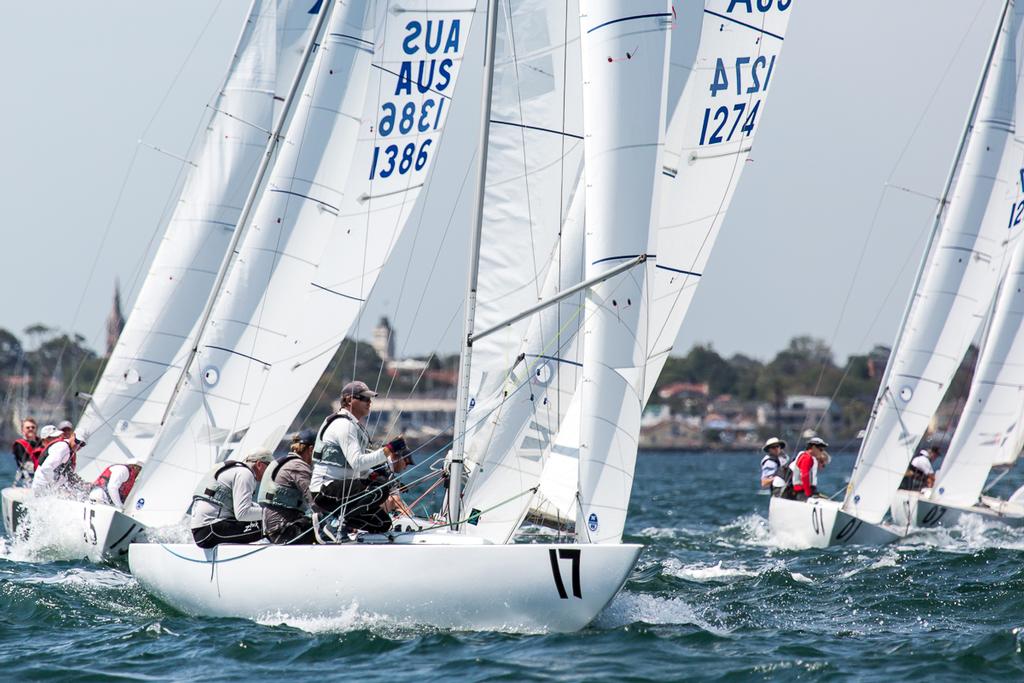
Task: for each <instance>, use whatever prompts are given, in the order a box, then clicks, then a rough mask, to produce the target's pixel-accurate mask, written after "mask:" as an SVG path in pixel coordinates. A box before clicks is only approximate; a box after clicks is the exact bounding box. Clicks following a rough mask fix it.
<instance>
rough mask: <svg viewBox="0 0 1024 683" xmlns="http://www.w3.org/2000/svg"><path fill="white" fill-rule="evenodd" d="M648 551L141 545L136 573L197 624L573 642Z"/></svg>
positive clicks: (135, 549) (441, 545) (444, 545)
mask: <svg viewBox="0 0 1024 683" xmlns="http://www.w3.org/2000/svg"><path fill="white" fill-rule="evenodd" d="M435 536H436V535H435ZM453 540H460V539H453ZM640 549H641V546H639V545H612V544H608V545H570V544H522V545H482V544H478V543H475V544H467V543H462V544H459V545H452V544H451V543H450V542H445V541H440V542H438V543H437V544H423V545H420V544H418V543H415V542H413V543H403V544H385V545H370V544H364V543H347V544H342V545H324V546H272V545H221V546H219V547H218V548H214V549H212V550H203V549H201V548H198V547H197V546H195V545H190V544H177V545H163V544H156V543H142V544H140V543H136V544H133V545H132V546H131V549H130V552H129V555H128V562H129V566H130V567H131V571H132V574H134V576H135V578H136V579H137V580H138V581H139V583H140V584H141V585H142V586H143V588H145V589H146V590H147V591H149V592H150V593H152V594H153V595H155V596H156V597H158V598H159V599H161V600H163V601H164V602H166V603H167V604H169V605H171V606H172V607H175V608H176V609H179V610H181V611H183V612H185V613H188V614H194V615H202V616H211V617H242V618H247V619H253V620H257V621H265V620H268V619H270V620H273V619H284V618H290V619H324V618H326V619H329V618H332V617H339V616H342V615H351V614H352V613H353V611H355V612H356V613H358V614H361V615H367V616H370V617H372V618H374V619H383V620H385V621H387V622H394V623H398V624H403V625H427V626H434V627H438V628H456V629H466V630H510V631H537V630H543V631H555V632H567V631H576V630H579V629H581V628H583V627H585V626H586V625H587V624H589V623H590V622H591V621H592V620H593V619H594V617H596V616H597V614H598V613H599V612H600V611H601V610H602V609H603V608H604V607H605V606H606V605H607V604H608V603H609V602H610V601H611V599H612V598H613V597H614V596H615V594H616V593H618V591H619V590H620V589H621V588H622V585H623V584H624V583H625V581H626V579H627V578H628V576H629V574H630V572H631V571H632V569H633V566H634V565H635V563H636V560H637V557H638V555H639V554H640ZM268 577H270V579H269V580H268Z"/></svg>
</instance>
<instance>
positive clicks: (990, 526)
mask: <svg viewBox="0 0 1024 683" xmlns="http://www.w3.org/2000/svg"><path fill="white" fill-rule="evenodd" d="M921 548H934V549H935V550H938V551H941V552H945V553H951V554H956V555H961V554H965V553H972V552H976V551H978V550H984V549H987V548H996V549H1000V550H1024V528H1020V527H1009V526H1007V525H1005V524H1003V523H1001V522H997V521H989V520H986V519H985V518H984V517H982V516H980V515H962V516H961V517H960V518H959V520H958V521H957V524H956V526H952V527H934V528H931V529H911V530H910V533H909V534H908V535H907V536H906V537H905V538H904V539H903V542H902V543H901V544H900V546H899V549H900V550H920V549H921Z"/></svg>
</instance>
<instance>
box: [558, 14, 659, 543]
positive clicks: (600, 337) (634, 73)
mask: <svg viewBox="0 0 1024 683" xmlns="http://www.w3.org/2000/svg"><path fill="white" fill-rule="evenodd" d="M581 11H582V12H581V17H580V43H581V45H580V47H581V51H582V64H583V119H584V130H585V140H584V150H585V159H586V161H585V163H586V169H587V170H586V178H587V184H586V225H587V231H586V247H585V248H586V256H587V267H586V276H587V278H588V279H589V278H592V277H597V276H599V275H601V274H602V273H604V272H606V271H608V270H610V269H611V268H613V267H615V266H618V265H621V264H622V263H623V262H625V261H628V260H631V259H635V258H637V257H638V256H640V255H644V254H648V253H649V249H650V247H651V246H652V241H653V240H652V238H653V234H652V233H653V231H654V228H655V225H656V216H657V213H656V211H657V197H656V196H655V195H656V194H657V181H656V173H657V172H658V171H659V170H660V163H661V161H662V156H661V152H662V143H663V139H664V129H665V92H666V87H667V80H668V79H667V73H668V50H669V36H670V28H671V25H672V8H671V6H670V5H669V3H668V2H667V1H665V0H642V1H638V0H631V1H630V2H626V1H625V0H600V1H595V2H588V3H586V4H585V5H584V6H583V7H582V8H581ZM647 269H648V265H647V263H642V264H640V265H638V266H637V267H634V268H632V269H631V270H629V271H627V272H625V273H623V274H621V275H618V276H616V277H614V278H612V279H610V280H607V281H605V282H603V283H601V284H599V285H596V286H594V287H593V288H592V289H591V290H590V291H589V292H588V294H587V304H586V313H585V316H586V317H585V321H584V327H583V335H584V338H583V344H582V346H583V369H582V375H583V379H582V387H581V389H580V392H581V398H580V435H581V440H580V456H579V496H580V505H579V507H580V511H579V514H578V516H577V522H576V528H577V533H578V534H580V539H581V540H582V539H583V538H586V539H587V540H588V541H589V542H591V543H618V542H620V541H621V539H622V532H623V529H624V526H625V521H626V509H627V507H628V505H629V496H630V491H631V489H632V485H633V468H634V465H635V463H636V451H637V439H638V438H639V434H640V413H641V411H642V409H643V403H644V398H645V396H646V395H647V393H646V387H645V386H644V368H645V366H646V361H647V353H646V352H647V331H648V325H649V322H650V321H649V315H650V301H649V296H650V291H649V287H648V273H647ZM584 529H585V530H586V531H583V530H584Z"/></svg>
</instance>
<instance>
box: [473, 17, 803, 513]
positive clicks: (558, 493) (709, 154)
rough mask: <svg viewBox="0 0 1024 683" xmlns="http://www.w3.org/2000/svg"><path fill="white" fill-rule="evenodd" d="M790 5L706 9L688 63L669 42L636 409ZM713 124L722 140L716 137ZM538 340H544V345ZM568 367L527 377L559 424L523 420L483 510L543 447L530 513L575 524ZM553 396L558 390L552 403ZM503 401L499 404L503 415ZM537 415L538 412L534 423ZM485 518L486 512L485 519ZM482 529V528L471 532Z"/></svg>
mask: <svg viewBox="0 0 1024 683" xmlns="http://www.w3.org/2000/svg"><path fill="white" fill-rule="evenodd" d="M791 6H792V5H791V3H779V4H774V3H773V4H772V5H771V6H770V7H768V8H766V9H763V10H762V9H760V8H759V6H757V5H756V4H755V5H751V6H750V7H748V6H747V5H746V4H745V3H733V2H729V1H728V0H707V2H706V5H705V7H704V10H703V18H702V21H701V27H700V33H699V40H698V41H693V42H696V43H698V44H697V46H696V54H691V53H690V51H691V48H690V46H689V45H687V44H686V43H685V42H684V41H679V40H678V35H675V34H674V35H673V41H672V54H673V59H672V65H671V69H672V70H673V71H675V72H676V73H675V74H674V77H675V78H676V79H677V80H678V81H679V82H681V83H683V84H684V85H683V86H682V90H681V91H679V92H678V95H677V97H678V101H677V102H672V101H669V103H668V105H669V106H670V107H672V111H673V113H672V115H671V118H670V120H669V125H668V132H667V134H666V140H665V158H664V168H663V170H662V174H661V176H660V178H659V183H660V185H661V198H662V199H661V209H660V222H659V228H658V237H657V243H658V245H659V246H658V255H657V269H656V270H655V272H654V276H653V282H652V287H653V291H654V299H653V306H654V308H653V310H652V314H651V330H652V333H653V334H652V336H651V338H650V339H649V349H648V363H647V369H646V379H645V387H646V395H645V401H646V399H647V398H649V397H650V392H651V391H653V387H654V385H655V383H656V381H657V378H658V375H659V374H660V372H661V369H662V367H663V366H664V363H665V360H666V359H667V357H668V353H669V351H670V350H671V348H672V344H673V342H674V341H675V338H676V336H677V334H678V332H679V328H680V327H681V325H682V321H683V319H684V317H685V315H686V311H687V310H688V309H689V305H690V302H691V301H692V299H693V295H694V293H695V292H696V289H697V285H698V283H699V281H700V274H701V273H703V271H704V267H705V265H706V263H707V260H708V258H709V256H710V254H711V249H712V247H713V246H714V243H715V239H716V238H717V236H718V230H719V228H720V227H721V224H722V222H723V221H724V219H725V214H726V211H727V210H728V207H729V204H730V203H731V201H732V196H733V193H734V191H735V189H736V186H737V184H738V183H739V179H740V176H741V174H742V172H743V169H744V167H745V165H746V160H747V158H748V156H749V152H750V149H751V145H752V144H753V140H754V136H755V135H756V132H757V123H758V121H759V120H760V117H761V116H762V115H763V113H764V111H765V108H766V100H767V95H768V91H769V88H770V86H771V83H772V77H773V76H774V74H775V73H776V69H777V63H778V58H779V54H780V52H781V49H782V45H783V42H784V38H785V31H786V27H787V24H788V21H789V15H790V12H789V10H790V7H791ZM680 29H681V27H680V26H677V27H676V29H675V30H676V32H677V33H678V31H679V30H680ZM683 53H685V54H683ZM686 60H692V62H691V61H686ZM691 63H692V68H691ZM691 72H692V73H691ZM673 105H674V106H673ZM720 109H724V110H726V112H727V113H726V114H724V116H725V117H726V119H725V120H726V122H727V124H728V125H727V124H726V123H722V121H721V119H722V117H723V114H721V113H720ZM716 114H717V115H718V118H717V119H716V118H715V116H716ZM738 117H741V118H742V120H741V122H740V124H739V125H738V127H737V130H736V131H735V133H734V135H733V137H732V138H729V136H728V134H727V133H728V132H729V130H730V129H731V127H732V126H731V123H732V121H733V119H736V118H738ZM720 123H721V126H722V128H723V130H724V131H725V133H723V134H721V135H719V136H716V135H715V131H716V130H717V129H718V127H719V126H718V124H720ZM718 137H720V138H721V139H720V140H719V139H718ZM566 232H567V233H568V231H566ZM565 272H567V271H565V270H563V273H565ZM573 276H575V277H578V279H577V280H575V281H578V280H579V279H582V271H580V272H578V274H576V273H575V272H574V273H573ZM571 284H573V281H563V283H562V285H561V287H562V288H564V287H566V286H568V285H571ZM550 293H553V292H550ZM572 303H573V302H566V303H563V304H562V306H563V307H564V308H565V309H566V311H565V312H564V313H563V314H562V315H561V316H560V318H559V320H560V321H562V322H561V326H560V328H559V329H560V331H561V334H560V336H559V337H558V338H557V339H556V340H554V341H555V346H558V347H560V348H571V346H572V345H571V342H567V341H565V340H566V339H567V338H568V339H571V338H572V337H570V336H569V335H570V334H571V333H574V332H575V328H571V329H562V328H564V327H565V322H566V321H568V320H569V317H570V316H571V315H572V312H573V311H572V309H571V308H570V306H571V304H572ZM542 329H547V330H549V337H550V330H551V323H549V324H548V326H547V327H546V328H542ZM528 339H530V341H531V342H533V343H535V344H537V341H538V338H537V337H535V336H534V335H528ZM539 340H540V342H548V343H550V341H551V340H550V339H547V338H545V337H543V336H541V337H540V338H539ZM533 353H538V352H537V351H534V352H533ZM526 354H527V356H526V358H530V357H531V353H530V351H529V350H528V349H527V350H526ZM567 360H568V361H569V362H566V361H565V360H560V361H559V362H549V363H548V364H547V365H545V366H543V367H539V366H538V367H537V371H538V372H540V373H541V375H542V376H543V377H544V378H545V380H546V381H545V382H544V383H539V382H537V380H536V379H534V378H532V377H531V378H530V379H531V384H532V386H531V389H530V392H529V393H526V392H520V393H524V394H525V395H527V396H528V397H529V396H531V395H532V396H533V397H534V401H535V402H536V403H537V404H538V405H544V406H549V405H556V406H559V407H560V408H561V410H560V411H559V413H560V415H559V417H558V420H557V421H552V420H549V421H548V422H547V423H545V422H544V421H543V420H539V419H530V417H531V416H532V415H528V416H527V418H526V419H525V420H523V421H522V422H523V424H522V426H521V429H520V434H519V441H518V442H516V441H515V440H512V443H514V444H516V445H517V446H518V447H517V448H516V449H515V450H513V451H511V452H510V453H508V454H507V456H506V458H505V460H506V462H502V463H499V464H497V465H496V464H493V463H492V464H491V468H492V474H491V476H490V479H492V480H495V479H497V477H496V476H495V475H494V474H493V469H494V468H495V467H496V466H497V467H502V468H506V469H510V471H509V473H508V478H509V479H510V481H509V482H508V483H507V484H506V485H505V486H504V487H503V488H499V487H497V486H493V488H495V489H497V490H496V491H495V492H494V494H493V495H491V496H490V498H489V499H487V503H490V504H494V502H495V501H498V500H504V499H505V498H507V497H508V496H509V495H513V493H514V490H522V489H524V488H528V486H527V483H528V482H529V479H528V478H527V477H525V476H523V475H524V474H526V473H527V472H528V471H529V468H528V467H527V463H528V462H529V458H530V456H533V453H531V452H530V449H529V448H528V446H535V445H536V444H537V443H543V444H544V446H545V447H546V452H545V456H544V459H543V474H542V475H541V477H540V484H539V490H538V492H537V495H536V496H534V497H533V498H532V499H531V502H532V503H533V506H534V510H535V512H536V513H538V514H540V515H543V516H544V517H546V518H549V519H552V520H554V519H564V520H572V519H575V493H576V488H577V485H576V469H577V464H576V461H577V457H578V452H577V451H578V444H579V439H580V434H579V420H578V410H579V407H578V404H577V405H576V407H575V408H573V407H570V405H569V404H570V400H569V398H568V397H569V396H572V395H573V393H574V391H575V388H576V384H575V373H574V372H572V370H574V366H573V365H572V361H575V360H578V359H575V358H574V357H570V358H568V359H567ZM529 367H530V366H526V368H523V371H526V370H527V369H528V368H529ZM567 370H568V371H569V372H568V373H567V372H566V371H567ZM559 373H560V374H559ZM517 379H518V377H517ZM538 384H540V385H541V386H538ZM517 386H518V384H517ZM554 389H557V390H558V391H557V393H556V394H554V395H551V392H552V391H553V390H554ZM511 400H512V399H508V400H506V406H507V404H508V403H510V402H511ZM577 401H578V397H577ZM510 413H511V411H510V410H509V409H508V408H507V407H503V428H504V429H505V430H508V429H509V427H508V422H509V418H510ZM566 413H568V416H569V417H568V420H567V421H565V422H563V421H562V417H563V416H565V415H566ZM544 414H545V413H541V415H542V416H543V415H544ZM552 422H554V424H556V425H557V426H559V427H560V429H556V430H555V431H556V436H554V437H552V435H551V434H550V433H549V428H550V425H551V423H552ZM534 458H536V456H534ZM467 491H469V489H468V490H467ZM474 506H475V507H478V508H480V509H485V508H486V507H488V505H487V504H486V503H481V504H479V505H477V504H476V503H475V502H474ZM494 516H495V515H494V514H493V513H492V515H491V518H492V520H493V517H494ZM486 526H487V525H485V524H484V523H483V521H482V522H481V524H480V527H481V528H484V527H486Z"/></svg>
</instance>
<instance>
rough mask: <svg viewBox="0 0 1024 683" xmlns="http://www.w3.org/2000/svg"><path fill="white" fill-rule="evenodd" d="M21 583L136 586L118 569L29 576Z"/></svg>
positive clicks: (80, 569) (127, 575) (67, 571)
mask: <svg viewBox="0 0 1024 683" xmlns="http://www.w3.org/2000/svg"><path fill="white" fill-rule="evenodd" d="M19 583H28V584H48V585H56V586H70V587H74V588H87V589H93V588H115V589H117V588H125V587H127V586H131V585H134V584H135V580H134V579H133V578H132V577H131V576H130V575H129V574H125V573H124V572H119V571H117V570H116V569H101V568H96V569H92V568H78V567H75V568H72V569H65V570H63V571H61V572H59V573H57V574H55V575H53V576H29V577H25V578H22V579H19Z"/></svg>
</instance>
